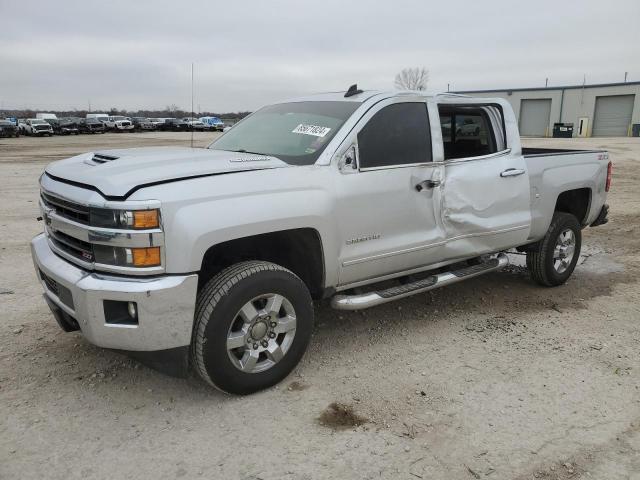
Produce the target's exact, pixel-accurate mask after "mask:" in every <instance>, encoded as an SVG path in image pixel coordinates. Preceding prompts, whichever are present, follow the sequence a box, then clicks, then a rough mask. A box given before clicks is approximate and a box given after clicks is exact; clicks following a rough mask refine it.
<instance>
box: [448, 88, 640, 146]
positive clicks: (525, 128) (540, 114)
mask: <svg viewBox="0 0 640 480" xmlns="http://www.w3.org/2000/svg"><path fill="white" fill-rule="evenodd" d="M455 93H461V94H465V95H472V96H474V97H499V98H504V99H506V100H508V101H509V103H510V104H511V106H512V107H513V110H514V112H515V114H516V118H517V119H518V125H519V126H520V134H521V135H522V136H525V137H527V136H528V137H550V136H552V134H553V128H554V124H555V123H565V124H573V136H574V137H591V136H594V137H595V136H599V137H626V136H631V135H633V136H639V135H640V82H628V83H606V84H598V85H571V86H564V87H541V88H511V89H502V90H472V91H463V92H455Z"/></svg>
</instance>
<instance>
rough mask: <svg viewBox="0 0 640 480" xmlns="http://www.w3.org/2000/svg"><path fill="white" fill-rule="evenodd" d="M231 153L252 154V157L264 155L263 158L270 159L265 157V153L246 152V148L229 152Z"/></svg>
mask: <svg viewBox="0 0 640 480" xmlns="http://www.w3.org/2000/svg"><path fill="white" fill-rule="evenodd" d="M229 151H230V152H235V153H250V154H252V155H262V156H263V157H268V156H269V155H265V154H264V153H258V152H250V151H249V150H245V149H244V148H239V149H238V150H229Z"/></svg>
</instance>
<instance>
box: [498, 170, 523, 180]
mask: <svg viewBox="0 0 640 480" xmlns="http://www.w3.org/2000/svg"><path fill="white" fill-rule="evenodd" d="M523 173H524V170H522V169H521V168H507V169H506V170H505V171H504V172H502V173H501V174H500V176H501V177H503V178H504V177H517V176H518V175H522V174H523Z"/></svg>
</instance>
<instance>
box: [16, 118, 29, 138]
mask: <svg viewBox="0 0 640 480" xmlns="http://www.w3.org/2000/svg"><path fill="white" fill-rule="evenodd" d="M17 122H18V132H20V135H27V123H26V120H25V119H21V118H19V119H18V120H17Z"/></svg>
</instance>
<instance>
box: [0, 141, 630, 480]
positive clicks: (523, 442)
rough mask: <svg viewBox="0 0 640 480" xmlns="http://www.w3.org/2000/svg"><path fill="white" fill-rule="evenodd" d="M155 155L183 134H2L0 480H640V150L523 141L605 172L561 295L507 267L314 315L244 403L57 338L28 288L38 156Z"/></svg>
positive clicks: (73, 337)
mask: <svg viewBox="0 0 640 480" xmlns="http://www.w3.org/2000/svg"><path fill="white" fill-rule="evenodd" d="M212 136H213V135H211V134H197V135H196V137H195V139H196V145H205V144H206V143H207V142H208V141H209V140H210V139H211V138H212ZM167 144H171V145H175V144H182V145H188V144H189V136H188V135H183V134H171V133H168V134H140V135H133V134H106V135H99V136H79V137H72V138H61V137H53V138H20V139H0V178H1V179H2V180H1V185H2V186H1V187H0V248H1V250H0V478H3V479H4V478H6V479H23V478H52V479H65V480H66V479H80V478H82V479H90V478H111V479H119V478H136V479H138V478H153V479H160V478H166V479H173V478H178V477H184V478H189V479H192V478H216V479H218V478H219V479H235V478H241V479H264V480H267V479H317V478H335V479H347V478H376V479H377V478H392V479H416V478H424V479H471V480H473V479H480V478H488V479H530V478H541V479H556V478H557V479H568V478H593V479H607V480H612V479H636V480H637V479H640V390H639V389H640V355H639V353H640V327H639V324H638V323H639V320H640V287H639V284H638V274H637V272H638V269H639V268H640V257H639V252H640V139H637V138H636V139H632V138H620V139H584V140H555V141H552V140H542V139H540V140H528V141H526V144H527V145H529V146H562V147H571V148H593V147H597V148H606V149H608V150H609V151H610V152H611V158H612V159H613V161H614V166H615V167H614V168H615V176H614V182H613V190H612V192H611V194H610V202H609V203H610V204H611V208H612V212H611V221H610V223H609V224H608V225H606V226H604V227H599V228H596V229H587V230H586V231H585V232H584V234H585V235H584V236H585V240H584V243H585V249H584V251H583V254H584V257H583V259H582V261H583V263H582V264H581V265H580V266H579V267H578V268H577V270H576V272H575V274H574V276H573V277H572V279H571V280H570V282H569V283H568V284H567V285H565V286H562V287H559V288H556V289H552V290H550V289H543V288H540V287H537V286H535V285H533V284H532V283H531V282H530V281H529V279H528V277H527V273H526V271H525V270H524V269H523V268H522V267H519V266H514V267H510V268H508V269H507V270H506V271H503V272H501V273H497V274H491V275H488V276H485V277H480V278H477V279H474V280H470V281H468V282H463V283H461V284H458V285H455V286H452V287H449V288H446V289H442V290H436V291H434V292H432V293H430V294H425V295H418V296H415V297H413V298H409V299H405V300H403V301H400V302H397V303H392V304H388V305H385V306H382V307H378V308H375V309H371V310H368V311H366V312H362V313H357V312H356V313H342V312H337V311H333V310H331V309H330V308H329V307H328V306H327V305H320V306H319V307H318V309H317V317H316V329H315V334H314V338H313V340H312V346H311V348H310V350H309V351H308V353H307V354H306V356H305V357H304V359H303V361H302V363H301V364H300V365H299V367H298V368H297V369H296V370H295V371H294V373H293V374H292V375H291V376H290V377H289V378H288V379H287V380H286V381H285V382H283V383H282V384H281V385H279V386H278V387H275V388H272V389H271V390H268V391H265V392H262V393H259V394H256V395H253V396H250V397H244V398H238V397H230V396H225V395H222V394H220V393H218V392H216V391H213V390H211V389H210V388H208V387H206V386H205V385H204V384H203V383H201V382H200V381H199V380H198V379H196V378H190V379H186V380H181V379H174V378H170V377H166V376H164V375H162V374H159V373H157V372H155V371H152V370H149V369H147V368H145V367H143V366H140V365H139V364H137V363H136V362H135V361H133V360H130V359H128V358H127V357H124V356H122V355H120V354H116V353H113V352H110V351H105V350H101V349H99V348H96V347H93V346H92V345H90V344H88V343H87V342H86V341H84V339H83V338H82V336H81V335H79V334H75V333H74V334H65V333H63V332H62V331H60V330H59V328H58V327H57V325H56V324H55V322H54V320H53V318H52V316H51V315H50V313H49V312H48V309H47V307H46V306H45V303H44V301H43V300H42V298H41V289H40V286H39V285H38V284H37V282H36V278H35V274H34V272H33V268H32V264H31V257H30V253H29V247H28V242H29V240H30V239H31V237H32V236H34V235H36V234H37V233H38V232H39V231H40V230H41V229H42V225H41V224H39V223H38V222H36V220H35V217H36V216H37V215H38V212H37V198H38V189H37V180H38V176H39V175H40V173H41V172H42V170H43V168H44V166H45V165H46V164H47V162H49V161H52V160H55V159H57V158H62V157H65V156H70V155H72V154H74V153H80V152H83V151H89V150H92V149H95V148H98V147H105V146H109V147H116V146H117V147H121V146H146V145H167ZM514 257H515V256H514ZM516 260H517V259H516ZM336 403H337V404H336Z"/></svg>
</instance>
